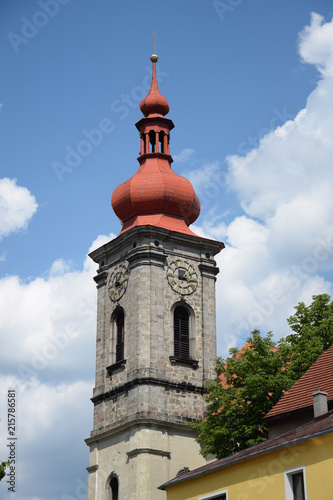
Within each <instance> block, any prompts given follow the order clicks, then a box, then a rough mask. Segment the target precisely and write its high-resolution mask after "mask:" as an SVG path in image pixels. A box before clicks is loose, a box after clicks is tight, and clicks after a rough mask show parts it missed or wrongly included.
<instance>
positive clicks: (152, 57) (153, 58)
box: [150, 31, 158, 62]
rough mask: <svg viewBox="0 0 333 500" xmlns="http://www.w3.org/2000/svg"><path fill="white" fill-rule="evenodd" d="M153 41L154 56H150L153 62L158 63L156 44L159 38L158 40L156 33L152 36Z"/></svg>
mask: <svg viewBox="0 0 333 500" xmlns="http://www.w3.org/2000/svg"><path fill="white" fill-rule="evenodd" d="M152 39H153V41H152V42H151V44H150V45H152V46H153V53H152V55H151V56H150V60H151V62H157V61H158V56H157V55H156V54H155V43H156V42H157V38H156V33H155V31H154V33H153V34H152Z"/></svg>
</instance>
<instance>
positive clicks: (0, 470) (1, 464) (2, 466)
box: [0, 462, 9, 481]
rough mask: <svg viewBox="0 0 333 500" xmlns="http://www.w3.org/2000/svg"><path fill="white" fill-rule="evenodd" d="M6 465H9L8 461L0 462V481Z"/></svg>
mask: <svg viewBox="0 0 333 500" xmlns="http://www.w3.org/2000/svg"><path fill="white" fill-rule="evenodd" d="M6 467H9V463H8V462H0V481H1V479H3V478H4V477H5V475H6Z"/></svg>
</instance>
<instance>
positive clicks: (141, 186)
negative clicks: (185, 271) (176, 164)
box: [111, 54, 200, 236]
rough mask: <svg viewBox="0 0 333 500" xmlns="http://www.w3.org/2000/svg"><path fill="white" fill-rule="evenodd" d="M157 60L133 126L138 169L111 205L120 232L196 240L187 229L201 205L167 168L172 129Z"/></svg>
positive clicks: (154, 58) (181, 179)
mask: <svg viewBox="0 0 333 500" xmlns="http://www.w3.org/2000/svg"><path fill="white" fill-rule="evenodd" d="M157 59H158V57H157V56H156V54H153V56H152V57H151V61H152V63H153V76H152V82H151V87H150V91H149V94H148V95H147V97H146V98H145V99H144V100H143V101H142V102H141V105H140V108H141V111H142V112H143V113H144V115H145V118H142V119H141V120H140V121H139V122H138V123H137V124H136V125H137V128H138V129H139V131H140V137H141V152H140V155H141V156H140V157H139V158H138V160H139V163H140V167H139V169H138V171H137V172H136V173H135V174H134V175H133V177H131V178H130V179H129V180H128V181H126V182H123V183H122V184H120V186H118V187H117V188H116V189H115V190H114V192H113V194H112V198H111V205H112V208H113V210H114V212H115V213H116V215H117V216H118V217H119V219H120V220H121V221H122V223H123V228H122V231H121V232H124V231H127V230H128V229H130V228H131V227H134V226H142V225H151V226H158V227H163V228H165V229H170V230H172V231H177V232H180V233H185V234H191V235H194V236H196V235H195V234H194V233H193V232H192V231H191V230H190V229H189V227H188V226H189V225H190V224H192V223H193V222H194V221H195V220H196V219H197V218H198V216H199V213H200V202H199V199H198V197H197V195H196V194H195V192H194V189H193V186H192V184H191V183H190V181H189V180H188V179H185V177H181V176H180V175H178V174H176V173H175V172H173V170H172V169H171V166H170V163H171V162H172V158H171V156H170V152H169V139H170V130H171V129H172V128H173V126H174V125H173V123H172V121H171V120H169V119H168V118H164V115H165V114H166V113H167V112H168V111H169V105H168V103H167V100H166V99H165V97H163V96H162V95H161V94H160V93H159V90H158V86H157V80H156V62H157Z"/></svg>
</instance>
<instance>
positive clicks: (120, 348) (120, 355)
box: [116, 311, 124, 362]
mask: <svg viewBox="0 0 333 500" xmlns="http://www.w3.org/2000/svg"><path fill="white" fill-rule="evenodd" d="M116 328H117V344H116V362H117V361H122V360H123V359H124V313H123V311H119V313H118V314H117V318H116Z"/></svg>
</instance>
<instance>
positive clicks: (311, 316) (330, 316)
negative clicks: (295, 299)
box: [286, 293, 333, 382]
mask: <svg viewBox="0 0 333 500" xmlns="http://www.w3.org/2000/svg"><path fill="white" fill-rule="evenodd" d="M295 310H296V312H295V314H294V315H293V316H290V318H289V319H288V320H287V321H288V323H289V326H290V328H291V329H292V331H293V333H291V334H290V335H288V336H287V337H286V341H287V343H288V344H289V345H290V347H291V350H292V358H291V362H290V366H289V369H288V375H289V377H290V378H291V379H292V380H293V381H294V382H296V381H297V380H298V379H299V378H300V377H301V376H302V375H303V373H305V372H306V371H307V370H308V368H310V366H311V365H312V364H313V363H314V362H315V361H316V359H318V358H319V356H321V354H322V353H323V352H324V351H326V349H328V348H329V347H330V345H331V344H333V301H332V299H331V297H330V296H329V295H327V294H326V293H323V294H320V295H313V297H312V303H311V304H310V305H309V306H306V305H305V304H304V302H299V304H298V305H297V306H296V307H295Z"/></svg>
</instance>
